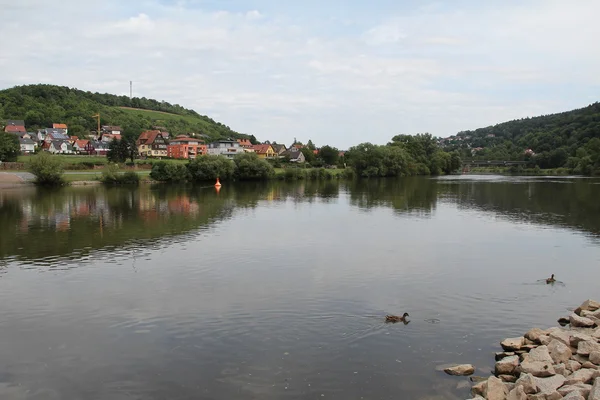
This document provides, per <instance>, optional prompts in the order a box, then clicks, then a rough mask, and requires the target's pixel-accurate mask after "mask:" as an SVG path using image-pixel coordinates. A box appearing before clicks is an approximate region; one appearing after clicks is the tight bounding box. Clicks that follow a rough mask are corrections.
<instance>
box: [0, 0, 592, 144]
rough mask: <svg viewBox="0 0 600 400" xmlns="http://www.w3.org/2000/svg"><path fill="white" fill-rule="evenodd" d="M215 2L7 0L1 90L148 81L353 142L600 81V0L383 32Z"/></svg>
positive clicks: (487, 117)
mask: <svg viewBox="0 0 600 400" xmlns="http://www.w3.org/2000/svg"><path fill="white" fill-rule="evenodd" d="M202 4H203V3H202V2H196V1H179V2H177V3H174V4H173V5H170V6H169V5H165V4H164V3H158V2H156V0H148V1H146V2H131V3H130V2H127V3H125V2H117V1H116V0H107V1H105V2H102V3H101V4H100V5H95V4H92V3H89V2H81V1H74V0H66V1H63V2H60V3H57V2H53V3H52V4H49V3H48V2H45V1H42V0H20V1H19V2H15V1H7V0H0V8H1V9H3V14H5V18H4V21H9V22H8V23H7V25H5V29H3V38H2V42H3V51H2V52H1V53H0V66H2V75H1V76H0V86H2V87H8V86H13V85H16V84H29V83H35V82H46V83H56V84H61V85H68V86H72V87H79V88H81V89H84V90H98V91H107V92H112V93H116V94H126V93H128V90H129V86H128V83H129V80H133V81H134V93H135V94H136V95H139V96H145V97H149V98H156V99H159V100H166V101H169V102H172V103H178V104H181V105H184V106H186V107H189V108H194V109H196V110H197V111H198V112H200V113H203V114H207V115H209V116H211V117H214V118H218V119H219V120H220V121H221V122H223V123H225V124H226V125H229V126H231V127H232V128H233V129H236V130H238V131H241V132H251V133H254V134H256V135H257V136H258V137H259V138H261V139H271V140H277V141H279V142H281V141H285V142H289V141H290V140H291V139H292V138H293V137H298V138H299V139H300V138H304V140H307V139H308V138H309V137H310V138H311V139H313V141H314V142H316V143H317V144H325V143H330V144H333V145H337V146H339V147H342V148H345V147H348V146H350V145H352V144H356V143H357V142H359V141H364V140H369V141H372V142H377V143H385V142H387V141H388V140H389V138H390V137H391V136H392V135H394V134H395V133H398V132H405V133H411V132H423V131H429V132H431V133H433V134H436V135H448V134H452V133H455V132H456V131H459V130H462V129H470V128H477V127H479V126H484V125H488V124H491V123H495V122H501V121H503V120H506V119H510V118H518V117H524V116H531V115H535V114H538V113H549V112H555V111H561V110H564V109H568V108H574V107H579V106H583V105H585V104H586V103H588V102H589V101H590V100H589V96H590V95H593V94H594V93H597V89H598V86H599V85H600V76H599V75H598V74H597V71H598V69H599V68H600V53H598V52H596V51H594V49H595V38H596V37H598V35H599V34H600V27H598V25H597V24H596V21H595V15H598V12H600V3H598V2H596V1H594V0H580V1H578V2H574V3H566V2H563V1H559V0H551V1H550V0H543V1H542V0H529V1H527V2H524V3H522V4H521V5H519V6H511V5H509V4H508V3H502V5H497V4H499V3H495V4H487V5H481V4H480V3H477V4H478V6H477V7H476V8H473V9H471V8H465V9H464V10H460V9H456V10H452V11H447V10H445V9H444V8H443V7H442V6H441V5H430V6H428V7H423V8H420V9H416V10H411V11H410V12H406V11H404V12H402V13H398V14H397V15H381V16H379V17H380V18H379V20H380V21H381V22H380V23H378V24H374V25H371V26H365V25H364V22H363V23H359V22H357V21H361V12H360V10H356V12H355V14H354V15H352V12H351V10H350V11H349V14H348V15H346V16H344V17H343V18H337V19H336V18H328V17H323V18H320V17H319V13H318V10H311V11H312V12H313V14H314V18H313V19H312V20H311V21H310V23H309V22H303V21H302V20H301V19H298V18H296V15H295V14H294V13H292V12H290V13H289V14H288V13H287V12H286V9H285V5H282V6H281V7H280V9H279V10H276V11H277V12H273V10H270V11H269V12H263V10H262V9H261V7H260V0H256V2H255V4H253V6H252V7H250V8H248V9H245V10H244V9H241V10H239V9H238V10H207V9H202V8H199V7H202ZM375 8H376V7H375ZM24 12H25V13H27V15H28V17H27V19H25V20H24V19H22V18H19V16H20V15H22V14H23V13H24ZM65 15H68V16H69V17H68V19H66V20H65V18H64V16H65ZM90 21H93V22H90ZM348 21H352V23H348Z"/></svg>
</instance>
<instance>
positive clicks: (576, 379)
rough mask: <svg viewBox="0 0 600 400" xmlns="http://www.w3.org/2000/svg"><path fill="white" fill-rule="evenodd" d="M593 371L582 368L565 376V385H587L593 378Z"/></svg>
mask: <svg viewBox="0 0 600 400" xmlns="http://www.w3.org/2000/svg"><path fill="white" fill-rule="evenodd" d="M595 375H596V374H595V371H594V370H592V369H587V368H582V369H580V370H578V371H575V372H573V373H572V374H571V375H569V376H567V380H566V381H565V385H576V384H578V383H589V382H591V381H592V379H594V378H595Z"/></svg>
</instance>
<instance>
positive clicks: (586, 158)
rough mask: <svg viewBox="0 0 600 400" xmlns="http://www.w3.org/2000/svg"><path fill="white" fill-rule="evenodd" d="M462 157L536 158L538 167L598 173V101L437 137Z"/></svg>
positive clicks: (599, 154) (497, 158) (481, 158)
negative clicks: (449, 135)
mask: <svg viewBox="0 0 600 400" xmlns="http://www.w3.org/2000/svg"><path fill="white" fill-rule="evenodd" d="M440 143H441V145H442V146H443V147H444V149H446V150H448V151H453V150H459V151H460V153H461V157H462V159H478V160H526V159H531V160H532V161H535V163H536V164H537V165H539V166H540V168H559V167H566V168H570V169H572V170H573V172H575V173H583V174H590V173H592V172H594V171H596V173H599V172H600V103H594V104H591V105H589V106H588V107H584V108H580V109H577V110H573V111H567V112H563V113H559V114H551V115H544V116H540V117H534V118H524V119H519V120H514V121H510V122H505V123H501V124H498V125H494V126H489V127H487V128H480V129H477V130H475V131H463V132H459V133H458V134H457V135H456V136H451V137H449V138H446V139H441V140H440Z"/></svg>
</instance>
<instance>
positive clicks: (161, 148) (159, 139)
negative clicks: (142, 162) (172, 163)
mask: <svg viewBox="0 0 600 400" xmlns="http://www.w3.org/2000/svg"><path fill="white" fill-rule="evenodd" d="M136 145H137V146H138V152H139V154H140V157H166V156H167V141H166V140H165V138H164V137H163V135H162V133H161V132H160V131H145V132H142V133H141V134H140V136H139V138H138V140H137V141H136Z"/></svg>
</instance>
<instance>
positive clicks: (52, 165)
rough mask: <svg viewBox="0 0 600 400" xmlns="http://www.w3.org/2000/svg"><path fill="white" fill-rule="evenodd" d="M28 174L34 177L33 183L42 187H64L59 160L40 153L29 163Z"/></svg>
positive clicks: (61, 166)
mask: <svg viewBox="0 0 600 400" xmlns="http://www.w3.org/2000/svg"><path fill="white" fill-rule="evenodd" d="M28 166H29V172H31V173H32V174H33V175H35V183H36V184H38V185H44V186H61V185H64V183H65V182H64V180H63V178H62V174H63V165H62V162H61V160H60V159H59V158H57V157H55V156H52V155H50V154H49V153H46V152H41V153H39V154H37V155H35V156H33V157H32V158H31V160H30V161H29V164H28Z"/></svg>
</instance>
